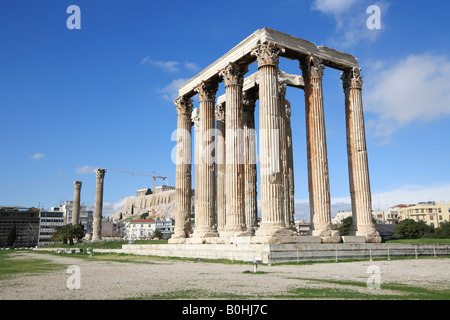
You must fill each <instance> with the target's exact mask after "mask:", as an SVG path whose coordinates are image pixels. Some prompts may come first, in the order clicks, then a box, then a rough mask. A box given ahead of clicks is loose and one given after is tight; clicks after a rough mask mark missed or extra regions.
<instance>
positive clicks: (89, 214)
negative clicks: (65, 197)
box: [59, 201, 94, 235]
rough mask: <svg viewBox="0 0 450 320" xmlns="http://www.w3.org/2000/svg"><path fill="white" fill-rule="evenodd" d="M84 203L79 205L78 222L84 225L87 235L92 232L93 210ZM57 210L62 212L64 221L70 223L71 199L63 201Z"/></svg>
mask: <svg viewBox="0 0 450 320" xmlns="http://www.w3.org/2000/svg"><path fill="white" fill-rule="evenodd" d="M90 208H91V207H89V206H87V205H86V204H81V205H80V217H79V218H80V224H81V225H82V226H83V227H84V231H85V232H86V234H87V235H90V234H92V225H93V222H94V211H93V210H90ZM59 210H60V211H62V212H64V218H65V223H64V224H68V223H72V212H73V201H64V202H63V203H62V204H61V206H60V207H59Z"/></svg>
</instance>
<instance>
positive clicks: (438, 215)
mask: <svg viewBox="0 0 450 320" xmlns="http://www.w3.org/2000/svg"><path fill="white" fill-rule="evenodd" d="M398 215H399V218H400V221H402V220H406V219H413V220H415V221H420V220H422V221H424V222H425V223H426V224H427V225H429V226H432V227H435V228H438V227H439V225H440V224H441V223H442V222H448V221H450V203H446V202H435V201H428V202H419V203H417V204H415V205H410V206H405V207H402V208H400V209H398Z"/></svg>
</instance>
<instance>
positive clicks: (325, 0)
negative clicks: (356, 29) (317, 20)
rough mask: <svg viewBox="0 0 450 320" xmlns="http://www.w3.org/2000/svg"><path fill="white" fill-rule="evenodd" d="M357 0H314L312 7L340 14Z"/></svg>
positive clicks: (328, 12) (324, 11)
mask: <svg viewBox="0 0 450 320" xmlns="http://www.w3.org/2000/svg"><path fill="white" fill-rule="evenodd" d="M358 1H359V0H315V1H314V2H313V4H312V7H313V9H315V10H318V11H321V12H323V13H327V14H333V15H340V14H342V13H343V12H345V11H347V10H348V9H350V7H351V6H352V5H354V4H355V3H356V2H358Z"/></svg>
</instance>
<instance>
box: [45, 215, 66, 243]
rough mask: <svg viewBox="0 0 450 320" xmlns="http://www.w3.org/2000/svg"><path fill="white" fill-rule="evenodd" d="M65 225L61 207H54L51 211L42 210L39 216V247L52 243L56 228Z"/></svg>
mask: <svg viewBox="0 0 450 320" xmlns="http://www.w3.org/2000/svg"><path fill="white" fill-rule="evenodd" d="M64 225H65V217H64V212H63V211H61V210H60V208H59V207H52V208H51V209H50V210H41V211H40V214H39V238H38V245H39V246H40V245H43V244H49V243H51V242H52V241H51V240H52V237H53V235H54V234H55V232H56V228H57V227H61V226H64Z"/></svg>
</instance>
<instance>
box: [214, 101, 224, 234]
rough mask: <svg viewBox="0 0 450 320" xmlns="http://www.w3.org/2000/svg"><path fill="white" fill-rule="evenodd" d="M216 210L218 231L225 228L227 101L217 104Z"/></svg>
mask: <svg viewBox="0 0 450 320" xmlns="http://www.w3.org/2000/svg"><path fill="white" fill-rule="evenodd" d="M216 123H217V128H216V171H217V172H216V210H217V231H218V232H219V233H221V232H223V231H224V230H225V224H226V196H225V195H226V194H225V175H226V169H225V103H224V104H222V105H217V106H216Z"/></svg>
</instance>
